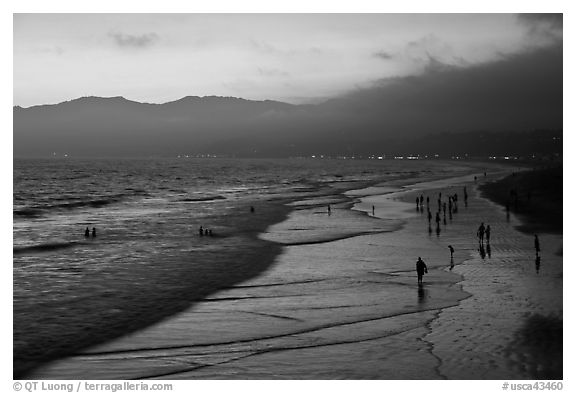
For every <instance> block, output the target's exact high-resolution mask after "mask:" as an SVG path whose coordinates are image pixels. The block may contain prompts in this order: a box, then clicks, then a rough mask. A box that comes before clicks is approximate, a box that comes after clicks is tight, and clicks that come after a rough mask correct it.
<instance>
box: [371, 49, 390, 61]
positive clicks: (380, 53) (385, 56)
mask: <svg viewBox="0 0 576 393" xmlns="http://www.w3.org/2000/svg"><path fill="white" fill-rule="evenodd" d="M373 56H374V57H377V58H379V59H382V60H392V59H393V58H394V55H393V54H391V53H389V52H385V51H378V52H376V53H374V54H373Z"/></svg>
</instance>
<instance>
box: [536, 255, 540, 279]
mask: <svg viewBox="0 0 576 393" xmlns="http://www.w3.org/2000/svg"><path fill="white" fill-rule="evenodd" d="M535 265H536V274H538V273H540V255H537V256H536V262H535Z"/></svg>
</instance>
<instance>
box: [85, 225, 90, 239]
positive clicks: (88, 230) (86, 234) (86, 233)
mask: <svg viewBox="0 0 576 393" xmlns="http://www.w3.org/2000/svg"><path fill="white" fill-rule="evenodd" d="M84 236H86V237H90V229H88V227H86V230H85V231H84Z"/></svg>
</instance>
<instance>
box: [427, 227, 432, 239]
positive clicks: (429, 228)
mask: <svg viewBox="0 0 576 393" xmlns="http://www.w3.org/2000/svg"><path fill="white" fill-rule="evenodd" d="M428 236H432V226H431V225H430V224H428Z"/></svg>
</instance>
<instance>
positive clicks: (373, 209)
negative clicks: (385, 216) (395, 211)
mask: <svg viewBox="0 0 576 393" xmlns="http://www.w3.org/2000/svg"><path fill="white" fill-rule="evenodd" d="M375 211H376V210H375V208H374V205H372V215H373V216H374V215H375V214H374V212H375Z"/></svg>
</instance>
